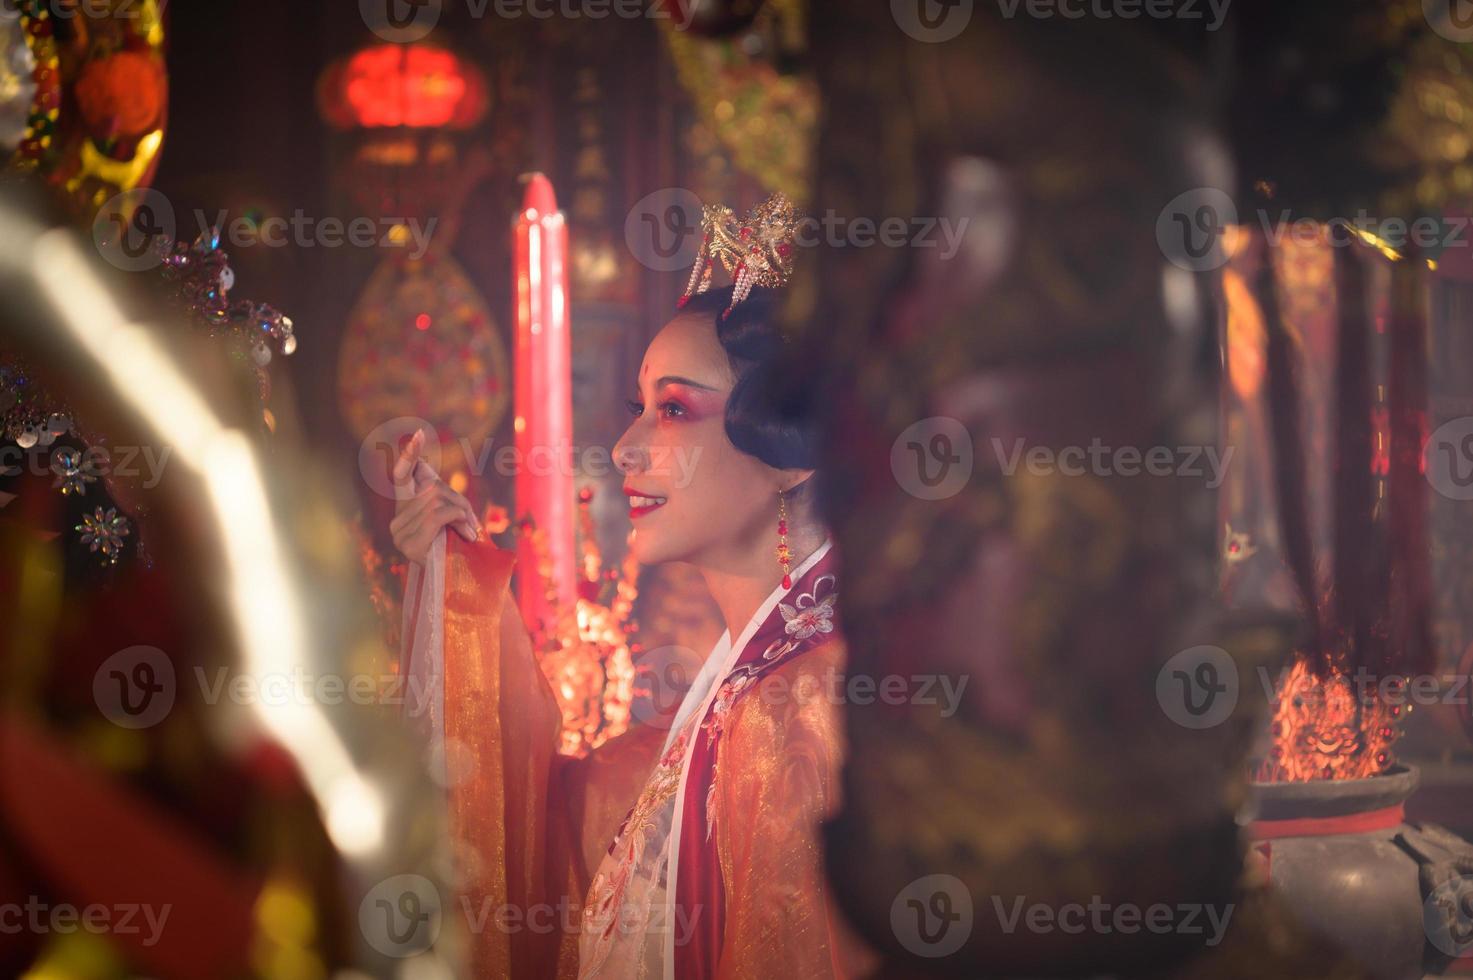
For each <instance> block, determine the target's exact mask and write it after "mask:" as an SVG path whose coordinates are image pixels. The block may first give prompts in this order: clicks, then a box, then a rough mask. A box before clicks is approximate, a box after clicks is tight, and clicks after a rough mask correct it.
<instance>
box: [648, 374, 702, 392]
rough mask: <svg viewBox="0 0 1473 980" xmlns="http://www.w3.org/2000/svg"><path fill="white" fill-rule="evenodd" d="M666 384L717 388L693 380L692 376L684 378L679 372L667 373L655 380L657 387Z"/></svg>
mask: <svg viewBox="0 0 1473 980" xmlns="http://www.w3.org/2000/svg"><path fill="white" fill-rule="evenodd" d="M665 385H685V386H686V387H688V388H700V389H701V390H702V391H715V390H716V389H715V388H713V387H711V386H710V385H703V384H701V383H700V382H699V381H692V380H691V379H690V378H682V377H681V376H680V375H678V374H667V375H665V376H664V377H662V378H660V379H658V380H657V381H655V387H656V388H661V387H663V386H665Z"/></svg>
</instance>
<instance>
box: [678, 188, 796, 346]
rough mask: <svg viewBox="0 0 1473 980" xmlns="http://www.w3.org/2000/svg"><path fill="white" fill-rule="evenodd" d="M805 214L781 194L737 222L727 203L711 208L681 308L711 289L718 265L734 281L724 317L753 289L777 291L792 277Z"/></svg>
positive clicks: (708, 206)
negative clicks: (762, 287) (714, 271)
mask: <svg viewBox="0 0 1473 980" xmlns="http://www.w3.org/2000/svg"><path fill="white" fill-rule="evenodd" d="M802 220H803V214H802V212H800V211H799V210H798V209H797V208H796V207H794V206H793V202H792V201H789V200H788V199H787V197H786V196H785V195H784V194H783V193H782V192H781V191H779V192H778V193H776V194H773V195H772V196H771V197H769V198H768V199H767V200H765V201H763V202H762V203H761V204H759V205H757V207H755V208H753V209H752V210H751V211H749V212H748V213H747V216H746V217H745V218H742V219H740V220H738V219H737V216H736V214H735V212H733V211H732V209H731V208H729V207H727V206H726V205H724V204H708V205H707V206H706V207H705V209H704V215H703V217H702V220H701V251H700V254H698V255H697V256H696V265H695V268H694V269H692V270H691V271H690V282H688V283H686V286H685V295H684V296H682V297H680V302H679V303H678V304H676V305H677V306H681V307H683V306H685V304H686V303H688V302H689V301H690V298H691V297H692V296H696V295H699V294H701V293H704V292H705V291H706V290H708V289H710V288H711V270H712V269H713V268H714V267H715V264H716V260H717V259H720V260H721V264H722V266H724V267H725V268H726V271H727V272H728V273H729V274H730V275H731V277H732V286H733V288H732V291H731V304H730V305H729V306H727V308H726V311H725V312H723V313H722V314H721V316H722V318H723V319H725V318H726V317H727V316H728V315H730V313H731V311H732V308H733V307H735V306H736V305H737V304H738V303H740V302H741V301H742V300H744V299H746V298H747V296H748V295H750V294H751V292H752V287H753V286H766V287H768V288H770V289H775V288H777V287H778V286H781V285H783V284H785V283H786V282H787V281H788V276H790V275H791V274H792V272H793V239H794V237H795V236H796V233H797V230H798V224H799V223H800V222H801V221H802Z"/></svg>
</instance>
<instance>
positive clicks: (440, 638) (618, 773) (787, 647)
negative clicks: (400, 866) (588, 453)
mask: <svg viewBox="0 0 1473 980" xmlns="http://www.w3.org/2000/svg"><path fill="white" fill-rule="evenodd" d="M797 220H798V218H797V214H796V212H795V211H794V210H793V209H792V206H791V205H790V204H788V203H787V202H786V200H785V199H783V198H781V197H780V196H775V197H774V198H773V199H771V200H769V201H768V202H767V203H765V204H764V205H763V206H761V207H759V208H757V209H756V210H754V211H753V212H751V213H749V214H748V215H747V216H746V217H745V218H742V219H738V218H737V217H736V216H735V215H734V214H733V213H732V212H731V211H730V210H729V209H726V208H708V209H707V210H706V221H705V223H704V225H703V229H702V230H703V235H704V243H705V244H704V246H703V250H702V256H701V260H700V261H699V262H698V264H697V267H696V269H695V271H694V272H693V273H692V275H691V279H690V284H689V286H688V287H687V291H686V295H685V297H683V298H682V301H681V305H680V308H679V309H678V311H677V312H676V314H675V316H674V317H672V318H671V320H670V321H669V322H668V323H666V324H665V325H664V326H663V328H662V329H661V330H660V331H659V333H658V334H657V335H656V336H655V337H654V339H653V340H652V341H651V342H650V344H649V347H648V349H647V350H646V352H645V355H644V359H643V362H642V363H641V365H640V369H639V374H638V377H637V378H636V379H634V386H633V387H634V390H633V392H632V393H631V398H630V400H629V410H630V413H631V421H630V424H629V427H628V429H627V430H626V432H625V433H624V435H623V436H622V437H621V438H620V440H619V442H618V444H617V445H616V446H615V448H614V458H615V462H616V464H617V466H618V467H619V469H620V471H621V472H622V473H623V475H624V484H623V489H624V492H625V494H626V495H627V496H628V499H629V515H630V519H631V522H632V524H633V529H634V532H633V535H632V538H631V547H632V548H633V549H634V553H635V555H636V556H637V558H638V559H639V561H640V562H641V563H642V564H658V563H663V562H687V563H689V564H690V565H692V566H694V567H695V568H696V569H698V570H699V571H700V573H701V574H702V576H703V577H704V579H705V582H706V584H707V586H708V588H709V590H710V592H711V595H712V597H713V599H714V600H715V603H716V605H717V607H718V608H719V609H720V612H721V615H722V617H723V619H724V620H725V623H726V632H725V634H724V635H723V636H722V638H721V639H720V641H719V642H718V643H717V644H716V646H715V648H714V649H712V650H711V652H710V654H709V655H708V656H707V658H706V659H705V661H704V664H703V666H702V667H701V669H700V671H699V672H698V674H697V676H696V678H695V681H694V683H693V685H692V686H691V688H690V690H689V692H688V693H687V694H686V695H685V697H684V700H683V701H682V703H681V705H680V708H679V710H678V711H677V712H676V714H675V715H674V718H673V721H672V722H671V723H670V725H669V727H668V729H666V728H663V727H658V728H657V727H655V726H645V727H643V728H639V727H636V728H634V729H631V730H630V731H629V732H627V733H625V734H624V735H623V736H620V737H619V738H616V739H613V740H611V741H610V742H609V743H607V744H605V745H604V746H601V747H600V748H599V749H597V750H595V751H594V752H593V753H591V754H590V756H589V757H588V758H585V759H577V760H573V759H567V758H562V757H558V756H556V755H555V754H554V752H553V747H554V745H555V739H556V730H557V718H558V715H557V709H556V705H555V701H554V700H553V696H552V693H551V690H550V689H549V688H548V686H547V681H546V680H545V678H543V676H542V674H541V672H540V670H539V669H538V668H537V666H536V662H535V660H534V658H533V653H532V649H531V645H530V642H529V640H528V637H527V633H526V630H525V628H524V627H523V625H522V622H521V618H520V616H519V614H518V613H517V609H516V606H515V604H514V603H513V602H512V601H511V598H510V594H509V592H508V590H507V587H506V586H507V582H508V580H509V578H510V574H511V564H512V560H511V557H510V555H509V554H507V553H505V552H498V551H496V550H495V549H493V548H491V547H490V546H489V545H485V544H478V543H475V542H476V540H477V539H478V538H479V527H478V526H477V524H476V518H475V514H474V512H473V511H472V509H471V507H470V505H469V503H468V502H467V501H466V500H465V499H464V498H462V497H460V495H458V494H456V493H455V492H454V491H452V490H451V489H450V488H449V487H447V486H446V485H445V484H444V483H442V482H441V481H439V480H438V478H435V477H434V476H433V475H432V471H428V468H427V467H425V466H424V465H423V464H421V463H420V462H419V460H418V453H419V448H420V444H421V441H422V440H421V439H420V438H419V437H416V438H415V439H412V440H411V441H410V443H409V444H408V446H407V447H406V449H405V451H404V453H403V455H402V456H401V457H400V460H399V462H398V464H397V465H396V467H395V476H396V479H398V480H400V481H412V484H413V486H412V491H413V492H412V494H405V495H404V497H405V499H401V501H400V503H399V508H398V512H397V514H396V516H395V518H394V521H393V524H392V531H393V535H394V541H395V544H396V545H397V546H398V548H399V549H400V550H401V551H402V552H403V553H404V554H405V555H406V556H407V557H408V558H409V559H410V560H411V561H412V562H414V563H415V566H414V568H413V569H412V571H411V583H410V588H409V590H408V592H407V594H406V602H405V608H406V610H407V611H408V616H409V617H410V619H411V622H410V624H409V626H410V628H409V629H407V630H406V637H409V639H406V649H407V650H409V649H413V650H414V653H413V654H412V655H411V656H412V657H418V658H420V662H419V663H418V664H417V665H415V664H413V663H412V662H411V665H410V666H409V668H408V669H410V670H414V669H419V670H424V669H426V666H425V665H426V663H433V661H434V655H433V654H431V655H429V656H428V657H426V656H424V655H422V654H421V653H420V652H419V648H420V646H421V645H424V644H425V641H426V640H427V639H428V641H429V645H430V646H435V648H436V649H439V647H438V646H436V645H441V644H442V645H443V662H444V665H445V666H444V682H445V685H444V689H443V708H442V710H443V711H444V716H445V731H446V733H447V737H456V738H458V739H460V740H461V741H462V742H465V743H467V744H469V745H471V746H472V749H471V753H470V754H471V756H472V757H473V759H472V761H473V765H474V776H473V778H471V779H470V780H469V781H468V782H470V783H472V784H474V785H473V786H470V787H462V788H461V789H460V790H459V791H452V794H451V807H452V823H453V824H454V825H455V826H456V828H457V834H458V836H459V837H460V838H461V841H460V843H462V844H466V845H469V847H470V848H471V849H472V851H473V852H474V854H475V855H476V861H475V862H474V863H475V867H474V868H473V869H471V870H470V871H462V874H463V875H468V876H469V877H470V878H471V879H473V881H471V882H467V881H462V882H461V883H460V885H461V887H460V891H461V892H462V894H467V893H474V894H477V895H480V896H487V897H488V898H487V900H488V901H489V903H490V904H491V905H493V906H499V905H502V904H504V905H506V906H509V907H511V908H512V909H513V911H514V912H515V911H520V912H521V913H522V914H523V915H525V916H526V918H525V921H524V923H523V925H522V926H521V927H519V928H518V929H516V930H512V929H505V930H503V932H504V934H493V935H487V934H485V933H483V934H481V935H478V936H476V937H474V938H473V940H472V943H473V946H474V947H475V949H476V957H475V959H476V970H477V972H478V974H479V973H487V975H490V974H489V973H488V972H487V971H496V972H500V973H503V974H504V973H511V974H512V975H516V976H524V975H525V976H554V975H556V976H573V975H576V976H580V977H594V976H604V977H614V978H620V980H622V978H634V977H666V978H670V977H677V976H678V977H682V978H686V977H716V976H720V977H771V976H780V975H790V976H801V977H804V978H809V977H826V976H838V975H844V974H845V973H847V972H848V967H847V966H846V964H848V963H849V961H850V959H851V957H852V956H853V955H855V953H856V947H855V946H854V944H853V943H852V941H851V940H849V939H847V938H844V937H842V936H841V935H840V931H839V928H838V916H837V913H836V912H835V911H834V909H833V906H832V902H831V897H830V895H829V885H828V884H827V882H826V880H825V876H824V873H823V866H822V848H821V846H820V841H819V836H818V834H819V827H820V824H821V822H822V821H823V820H824V818H825V817H826V816H827V815H828V814H829V813H830V812H831V811H832V809H833V808H834V807H835V806H836V802H837V796H836V794H837V791H838V770H839V764H840V761H841V758H842V744H841V732H840V727H839V711H838V704H837V703H836V701H835V699H833V698H831V697H829V696H827V695H828V693H829V692H831V691H833V690H834V689H835V684H836V680H837V679H838V678H839V677H840V675H841V672H842V670H843V661H844V651H843V646H842V642H841V640H840V637H839V632H838V630H837V628H836V625H837V624H836V619H835V613H836V600H837V598H838V595H839V584H838V577H837V571H836V566H837V562H836V556H835V555H834V554H833V553H832V550H831V547H830V543H829V541H828V536H827V533H826V531H825V529H824V528H823V526H822V524H821V522H820V520H819V517H818V515H817V511H816V500H815V496H816V494H815V481H816V480H817V479H818V474H817V473H816V465H817V460H818V458H819V453H818V447H817V445H816V441H815V435H814V433H815V431H816V429H815V426H814V425H813V424H812V423H813V420H811V419H809V418H806V417H804V415H803V414H802V411H801V410H796V409H794V408H793V407H792V406H790V405H787V404H785V403H783V402H781V400H780V399H778V398H776V397H775V396H774V394H773V392H774V391H775V389H776V386H775V385H774V383H773V378H774V372H775V370H776V367H777V364H778V362H779V359H780V358H781V357H782V356H783V355H784V349H785V346H786V342H785V340H784V337H783V334H782V332H781V330H780V328H779V325H778V318H777V306H778V300H779V298H780V296H781V294H780V292H779V291H778V287H780V286H781V285H782V284H783V283H784V282H785V280H786V278H787V276H788V273H789V269H790V259H791V252H792V238H793V232H794V230H795V227H796V222H797ZM715 261H720V262H722V263H723V264H724V265H725V266H726V268H727V271H728V272H731V273H732V276H733V280H734V284H733V286H731V287H728V288H725V289H711V288H710V278H711V269H712V265H713V264H714V262H715ZM672 459H685V460H694V461H695V465H694V466H693V467H690V468H689V469H687V468H684V467H679V468H677V467H674V466H672V465H669V464H668V463H666V462H662V461H668V460H672ZM446 528H450V529H451V530H452V532H453V536H454V537H457V538H459V539H464V542H466V543H462V542H461V541H459V540H457V541H455V542H453V543H452V544H451V546H450V547H449V549H448V552H449V553H448V555H446V553H445V551H444V549H443V546H442V548H441V550H440V551H438V552H437V551H436V545H437V542H440V541H442V540H443V536H444V532H445V529H446ZM435 561H443V563H444V568H443V569H437V568H435V567H434V565H433V563H434V562H435ZM427 567H428V572H427V571H426V569H427ZM427 607H430V608H441V607H443V610H444V618H443V622H441V621H435V623H434V625H432V626H430V627H426V626H424V625H422V621H421V625H419V626H417V627H416V624H415V620H419V618H420V617H421V615H422V613H423V610H424V609H425V608H427ZM462 863H464V862H462ZM548 905H557V906H558V907H559V908H561V909H564V911H567V912H570V913H571V914H566V915H561V916H559V917H557V918H556V928H553V929H550V930H547V931H546V932H545V933H536V932H534V930H533V929H532V927H531V915H530V911H529V909H530V907H532V906H537V907H541V906H548ZM522 906H525V907H522ZM492 912H493V914H494V913H495V910H494V909H493V910H492ZM484 929H485V930H492V931H494V930H496V929H498V926H497V925H496V924H495V923H493V922H491V921H484Z"/></svg>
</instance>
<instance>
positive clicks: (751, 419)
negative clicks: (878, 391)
mask: <svg viewBox="0 0 1473 980" xmlns="http://www.w3.org/2000/svg"><path fill="white" fill-rule="evenodd" d="M778 295H779V294H778V293H777V291H776V290H772V289H763V288H760V287H759V288H756V289H753V290H752V293H751V295H749V296H748V297H747V298H746V299H745V300H743V301H742V302H740V303H738V304H737V305H736V306H735V307H734V308H733V309H732V311H731V315H730V316H728V317H726V318H725V319H723V318H722V313H723V312H725V310H726V308H727V306H728V305H729V304H730V303H731V287H729V286H728V287H727V288H725V289H713V290H709V291H707V292H704V293H701V294H699V295H696V296H692V297H691V298H690V301H689V302H688V303H686V305H685V307H684V309H682V310H681V313H683V314H709V315H710V316H711V317H712V318H713V319H714V321H715V323H716V339H717V340H719V341H720V342H721V347H722V349H723V350H725V351H726V356H727V359H728V360H729V361H730V362H731V369H732V372H733V373H734V374H735V375H736V379H737V381H736V384H735V386H733V388H732V390H731V397H730V398H728V399H727V401H726V436H727V438H728V439H730V440H731V444H732V445H733V446H736V447H737V448H738V449H740V450H741V451H742V452H744V453H746V454H747V455H749V456H755V457H757V458H758V459H760V460H762V462H764V463H766V464H767V465H768V466H771V467H773V468H775V469H780V470H788V469H802V470H806V469H816V468H817V467H818V459H819V453H818V424H817V422H818V420H817V419H816V418H815V417H814V412H813V407H812V405H811V404H810V403H809V402H808V399H807V398H805V397H804V396H803V395H802V392H803V390H804V389H803V387H802V386H800V385H797V384H794V383H792V381H793V379H792V378H791V374H792V366H791V365H790V364H789V363H788V361H787V358H786V355H787V353H788V349H787V347H788V345H787V343H786V342H785V341H784V339H783V336H782V333H781V332H780V331H779V329H778V326H777V315H778V307H779V298H778Z"/></svg>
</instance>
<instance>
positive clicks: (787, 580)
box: [777, 491, 793, 589]
mask: <svg viewBox="0 0 1473 980" xmlns="http://www.w3.org/2000/svg"><path fill="white" fill-rule="evenodd" d="M791 558H792V556H791V555H790V554H789V552H788V502H787V498H785V497H784V496H783V495H782V492H781V491H779V492H778V495H777V562H778V564H779V565H781V566H782V567H783V588H785V589H791V588H792V587H793V576H792V575H790V574H788V566H789V563H790V561H791Z"/></svg>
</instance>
